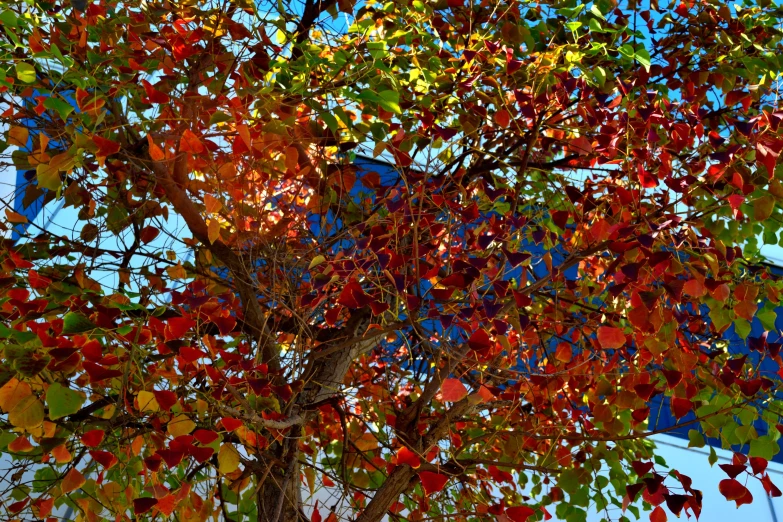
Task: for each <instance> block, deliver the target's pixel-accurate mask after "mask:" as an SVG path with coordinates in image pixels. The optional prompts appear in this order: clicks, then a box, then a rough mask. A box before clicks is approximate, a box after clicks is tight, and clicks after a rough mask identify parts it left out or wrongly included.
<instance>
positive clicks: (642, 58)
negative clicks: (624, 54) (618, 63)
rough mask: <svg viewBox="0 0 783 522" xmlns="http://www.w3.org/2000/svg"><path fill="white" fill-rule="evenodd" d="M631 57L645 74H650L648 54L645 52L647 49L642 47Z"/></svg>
mask: <svg viewBox="0 0 783 522" xmlns="http://www.w3.org/2000/svg"><path fill="white" fill-rule="evenodd" d="M633 55H634V58H636V61H638V62H639V63H640V64H642V67H644V68H645V69H646V70H647V72H650V63H651V62H650V53H648V52H647V49H645V48H644V47H642V48H641V49H638V50H637V51H636V52H635V53H633Z"/></svg>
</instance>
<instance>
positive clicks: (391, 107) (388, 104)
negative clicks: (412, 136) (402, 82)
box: [378, 91, 402, 114]
mask: <svg viewBox="0 0 783 522" xmlns="http://www.w3.org/2000/svg"><path fill="white" fill-rule="evenodd" d="M378 96H380V99H379V100H378V105H380V106H381V107H383V109H384V110H387V111H389V112H393V113H394V114H402V110H401V109H400V95H399V94H398V93H396V92H394V91H381V92H379V93H378Z"/></svg>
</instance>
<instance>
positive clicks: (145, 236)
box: [139, 226, 160, 245]
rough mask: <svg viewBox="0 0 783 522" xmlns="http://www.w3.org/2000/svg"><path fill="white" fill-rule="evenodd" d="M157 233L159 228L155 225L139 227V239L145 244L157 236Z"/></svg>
mask: <svg viewBox="0 0 783 522" xmlns="http://www.w3.org/2000/svg"><path fill="white" fill-rule="evenodd" d="M158 234H160V230H158V229H157V228H156V227H153V226H149V227H144V228H142V229H141V232H140V233H139V239H140V240H141V242H142V243H144V244H145V245H146V244H147V243H149V242H151V241H153V240H154V239H155V238H156V237H158Z"/></svg>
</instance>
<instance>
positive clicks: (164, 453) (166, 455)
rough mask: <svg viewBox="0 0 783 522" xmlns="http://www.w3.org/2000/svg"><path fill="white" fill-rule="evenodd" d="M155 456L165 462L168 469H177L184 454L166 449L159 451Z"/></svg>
mask: <svg viewBox="0 0 783 522" xmlns="http://www.w3.org/2000/svg"><path fill="white" fill-rule="evenodd" d="M157 454H158V455H160V457H162V458H163V460H165V461H166V465H167V466H168V467H169V468H175V467H177V465H178V464H179V463H180V462H182V459H183V457H184V456H185V453H184V452H182V451H172V450H167V449H159V450H158V451H157Z"/></svg>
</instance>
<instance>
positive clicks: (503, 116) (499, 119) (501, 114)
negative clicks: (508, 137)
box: [494, 109, 511, 128]
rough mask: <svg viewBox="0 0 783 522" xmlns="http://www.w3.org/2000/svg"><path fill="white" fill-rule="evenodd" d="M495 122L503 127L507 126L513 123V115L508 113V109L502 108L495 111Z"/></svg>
mask: <svg viewBox="0 0 783 522" xmlns="http://www.w3.org/2000/svg"><path fill="white" fill-rule="evenodd" d="M494 119H495V123H497V124H498V125H500V126H501V127H503V128H507V127H508V126H509V124H510V123H511V115H510V114H509V113H508V111H507V110H506V109H500V110H499V111H497V112H496V113H495V117H494Z"/></svg>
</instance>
